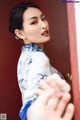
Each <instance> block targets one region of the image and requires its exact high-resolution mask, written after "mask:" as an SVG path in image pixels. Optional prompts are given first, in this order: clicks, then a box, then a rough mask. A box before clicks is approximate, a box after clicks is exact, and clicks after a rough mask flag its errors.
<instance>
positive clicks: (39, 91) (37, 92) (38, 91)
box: [35, 88, 44, 96]
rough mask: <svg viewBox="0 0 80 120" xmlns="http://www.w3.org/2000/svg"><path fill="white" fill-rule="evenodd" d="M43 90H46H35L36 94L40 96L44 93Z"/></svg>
mask: <svg viewBox="0 0 80 120" xmlns="http://www.w3.org/2000/svg"><path fill="white" fill-rule="evenodd" d="M43 91H44V90H42V89H39V88H38V89H37V90H35V94H36V95H37V96H39V95H40V94H42V93H43Z"/></svg>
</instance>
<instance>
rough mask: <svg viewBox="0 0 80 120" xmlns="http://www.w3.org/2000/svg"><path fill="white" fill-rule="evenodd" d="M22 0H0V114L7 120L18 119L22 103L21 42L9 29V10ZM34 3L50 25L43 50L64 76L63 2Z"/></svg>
mask: <svg viewBox="0 0 80 120" xmlns="http://www.w3.org/2000/svg"><path fill="white" fill-rule="evenodd" d="M22 1H23V0H16V1H15V0H1V1H0V114H1V113H6V114H7V120H19V110H20V108H21V104H22V103H21V93H20V91H19V87H18V83H17V74H16V73H17V61H18V58H19V55H20V51H21V46H22V44H21V43H20V42H19V41H18V40H16V39H15V38H14V36H13V35H12V34H11V33H10V32H9V30H8V27H9V14H10V11H11V9H12V8H13V7H14V6H15V5H16V4H17V3H19V2H22ZM25 1H27V0H25ZM28 1H30V0H28ZM33 2H36V3H38V4H39V6H40V7H41V9H42V10H43V11H44V14H45V15H46V17H47V19H48V21H49V24H50V33H51V41H50V42H49V43H48V44H46V45H45V50H46V52H47V54H48V56H49V58H50V59H51V63H52V65H53V66H54V67H55V68H57V69H58V70H59V71H60V72H61V73H62V74H63V75H64V76H65V75H66V74H67V73H69V72H70V71H71V70H70V57H69V56H70V55H69V41H68V32H67V31H68V25H67V10H66V4H64V3H62V2H61V1H60V0H33Z"/></svg>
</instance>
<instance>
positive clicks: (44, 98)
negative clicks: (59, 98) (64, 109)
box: [37, 89, 54, 105]
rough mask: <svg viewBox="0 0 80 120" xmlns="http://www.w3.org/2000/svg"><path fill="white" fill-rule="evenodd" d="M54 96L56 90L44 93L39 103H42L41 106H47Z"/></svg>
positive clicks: (39, 98) (39, 97) (38, 99)
mask: <svg viewBox="0 0 80 120" xmlns="http://www.w3.org/2000/svg"><path fill="white" fill-rule="evenodd" d="M53 94H54V90H53V89H49V90H47V91H43V93H42V94H40V95H39V96H38V98H37V101H38V102H37V103H40V104H43V105H45V104H47V102H48V100H49V99H50V98H51V97H52V96H53Z"/></svg>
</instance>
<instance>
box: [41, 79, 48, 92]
mask: <svg viewBox="0 0 80 120" xmlns="http://www.w3.org/2000/svg"><path fill="white" fill-rule="evenodd" d="M39 88H40V89H42V90H48V89H49V88H50V86H49V85H48V84H47V83H46V82H45V81H44V80H42V81H40V87H39Z"/></svg>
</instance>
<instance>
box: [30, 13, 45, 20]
mask: <svg viewBox="0 0 80 120" xmlns="http://www.w3.org/2000/svg"><path fill="white" fill-rule="evenodd" d="M42 16H44V14H41V15H40V17H42ZM37 18H38V17H37V16H33V17H31V18H30V19H29V20H31V19H37ZM29 20H28V21H29Z"/></svg>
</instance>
